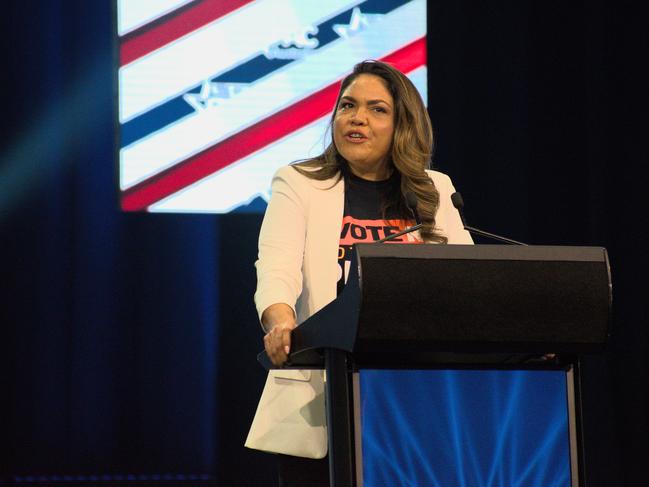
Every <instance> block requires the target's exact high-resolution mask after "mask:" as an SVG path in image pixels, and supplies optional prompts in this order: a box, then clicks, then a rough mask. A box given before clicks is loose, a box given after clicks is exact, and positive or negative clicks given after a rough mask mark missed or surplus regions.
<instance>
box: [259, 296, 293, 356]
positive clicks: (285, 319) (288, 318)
mask: <svg viewBox="0 0 649 487" xmlns="http://www.w3.org/2000/svg"><path fill="white" fill-rule="evenodd" d="M261 323H262V325H263V326H264V329H265V330H268V333H266V335H265V336H264V349H265V350H266V354H267V355H268V357H269V358H270V361H271V362H273V364H274V365H276V366H278V367H279V366H282V365H283V364H284V363H285V362H286V360H287V359H288V354H289V352H290V350H291V331H292V330H293V329H294V328H295V326H296V324H295V314H294V313H293V309H292V308H291V307H290V306H289V305H288V304H285V303H277V304H272V305H270V306H269V307H268V308H266V309H265V310H264V312H263V313H262V316H261Z"/></svg>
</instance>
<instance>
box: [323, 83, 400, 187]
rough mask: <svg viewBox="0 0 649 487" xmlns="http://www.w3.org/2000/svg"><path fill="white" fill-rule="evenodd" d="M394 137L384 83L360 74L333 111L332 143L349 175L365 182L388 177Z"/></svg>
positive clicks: (391, 109) (389, 97) (391, 102)
mask: <svg viewBox="0 0 649 487" xmlns="http://www.w3.org/2000/svg"><path fill="white" fill-rule="evenodd" d="M393 135H394V100H393V99H392V95H390V92H389V91H388V88H387V86H386V84H385V81H384V80H383V79H382V78H380V77H378V76H375V75H373V74H361V75H359V76H358V77H356V79H355V80H354V81H352V82H351V83H350V85H349V86H348V87H347V88H346V89H345V91H344V92H343V93H342V96H341V97H340V101H339V103H338V106H337V107H336V115H335V117H334V124H333V137H334V143H335V144H336V148H337V149H338V152H340V154H341V155H342V156H343V157H344V158H345V160H347V162H348V163H349V166H350V169H351V171H352V172H353V173H354V174H356V175H357V176H360V177H362V178H365V179H374V180H380V179H386V178H388V177H389V175H390V173H389V167H388V161H389V158H390V149H391V147H392V137H393Z"/></svg>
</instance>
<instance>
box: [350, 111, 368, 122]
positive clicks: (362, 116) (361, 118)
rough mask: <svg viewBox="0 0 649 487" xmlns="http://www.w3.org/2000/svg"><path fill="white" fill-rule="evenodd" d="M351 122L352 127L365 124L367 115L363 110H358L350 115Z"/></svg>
mask: <svg viewBox="0 0 649 487" xmlns="http://www.w3.org/2000/svg"><path fill="white" fill-rule="evenodd" d="M351 122H352V124H354V125H364V124H365V123H367V113H366V111H365V109H364V108H359V109H358V110H356V111H355V112H354V113H353V114H352V118H351Z"/></svg>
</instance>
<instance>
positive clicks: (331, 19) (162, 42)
mask: <svg viewBox="0 0 649 487" xmlns="http://www.w3.org/2000/svg"><path fill="white" fill-rule="evenodd" d="M115 1H116V10H117V25H116V29H115V37H116V43H117V48H118V53H119V59H118V63H117V65H116V66H115V69H116V74H117V94H118V96H117V99H116V100H115V102H116V113H117V114H118V131H119V155H118V168H119V185H120V191H121V206H122V208H123V209H124V210H127V211H152V212H211V213H226V212H230V211H263V210H264V209H265V206H266V201H267V200H268V198H269V190H270V181H271V177H272V175H273V173H274V172H275V171H276V170H277V169H278V168H279V167H281V166H285V165H287V164H289V163H290V162H293V161H296V160H298V159H304V158H308V157H311V156H315V155H317V154H319V153H321V152H322V150H323V148H324V147H325V145H326V144H327V143H328V139H327V138H326V136H325V132H326V127H327V122H328V119H329V116H330V113H331V112H332V110H333V108H334V104H335V99H336V94H337V91H338V87H339V86H340V81H341V80H342V78H343V77H344V76H346V75H347V74H349V73H350V71H351V69H352V67H353V66H354V65H355V64H356V63H358V62H360V61H363V60H366V59H379V60H383V61H386V62H389V63H390V64H392V65H393V66H395V67H396V68H397V69H400V70H401V71H402V72H404V73H405V74H406V75H407V76H409V77H410V79H411V80H412V81H413V83H414V84H415V86H417V88H418V89H419V90H420V92H421V93H422V95H423V98H424V100H425V99H426V80H427V75H426V61H427V59H426V0H365V1H363V0H327V1H311V0H309V1H305V0H256V1H252V0H228V1H227V2H225V1H223V0H201V1H188V0H115Z"/></svg>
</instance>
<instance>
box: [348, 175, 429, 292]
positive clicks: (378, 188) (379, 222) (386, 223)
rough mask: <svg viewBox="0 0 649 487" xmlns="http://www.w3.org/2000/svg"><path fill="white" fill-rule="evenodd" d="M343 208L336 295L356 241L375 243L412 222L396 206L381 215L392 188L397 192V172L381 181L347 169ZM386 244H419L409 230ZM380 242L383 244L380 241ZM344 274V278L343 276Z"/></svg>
mask: <svg viewBox="0 0 649 487" xmlns="http://www.w3.org/2000/svg"><path fill="white" fill-rule="evenodd" d="M344 177H345V209H344V211H343V221H342V228H341V230H340V244H339V247H338V264H339V266H340V272H339V274H338V294H340V292H341V291H342V289H343V287H344V285H345V282H347V276H348V275H349V266H350V264H351V256H352V246H353V244H355V243H362V242H374V241H376V240H381V239H382V238H385V237H387V236H389V235H393V234H395V233H398V232H400V231H401V230H403V229H405V228H407V227H409V226H412V225H414V224H415V222H414V220H412V219H410V218H404V215H402V214H398V211H397V210H395V209H391V208H388V209H387V211H386V214H385V218H384V215H383V209H382V208H383V202H384V201H385V200H386V197H387V195H388V194H389V193H390V192H391V191H398V190H399V188H398V186H399V179H398V175H397V173H396V171H395V172H394V173H393V175H392V176H391V177H390V178H389V179H386V180H384V181H368V180H366V179H362V178H359V177H358V176H355V175H353V174H351V173H350V172H349V171H346V174H345V175H344ZM387 243H421V241H420V240H418V239H417V237H416V236H415V235H413V234H412V233H409V234H407V235H403V236H401V237H397V238H396V239H394V240H391V241H389V242H386V244H387ZM379 245H382V244H379ZM343 276H344V279H343Z"/></svg>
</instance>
